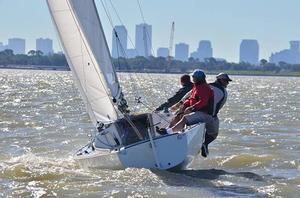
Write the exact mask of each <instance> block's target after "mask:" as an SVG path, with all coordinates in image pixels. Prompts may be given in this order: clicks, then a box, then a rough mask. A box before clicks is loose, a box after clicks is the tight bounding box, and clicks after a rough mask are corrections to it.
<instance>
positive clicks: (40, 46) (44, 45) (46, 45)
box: [36, 38, 53, 55]
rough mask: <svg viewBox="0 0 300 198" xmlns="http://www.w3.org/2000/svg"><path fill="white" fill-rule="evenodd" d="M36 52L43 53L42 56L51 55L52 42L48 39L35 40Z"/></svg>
mask: <svg viewBox="0 0 300 198" xmlns="http://www.w3.org/2000/svg"><path fill="white" fill-rule="evenodd" d="M36 50H37V51H38V50H39V51H41V52H43V54H44V55H50V54H53V41H52V40H51V39H49V38H45V39H43V38H39V39H36Z"/></svg>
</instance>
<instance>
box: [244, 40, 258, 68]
mask: <svg viewBox="0 0 300 198" xmlns="http://www.w3.org/2000/svg"><path fill="white" fill-rule="evenodd" d="M258 60H259V45H258V42H257V40H250V39H247V40H242V42H241V45H240V62H245V63H250V64H252V65H258Z"/></svg>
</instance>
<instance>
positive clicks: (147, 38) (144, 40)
mask: <svg viewBox="0 0 300 198" xmlns="http://www.w3.org/2000/svg"><path fill="white" fill-rule="evenodd" d="M135 47H136V50H137V52H138V55H139V56H144V57H148V56H150V55H151V54H152V53H151V49H152V26H151V25H148V24H146V23H142V24H139V25H136V26H135Z"/></svg>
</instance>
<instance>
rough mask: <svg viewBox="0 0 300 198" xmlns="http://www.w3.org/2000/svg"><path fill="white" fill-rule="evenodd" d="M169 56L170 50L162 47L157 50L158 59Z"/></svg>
mask: <svg viewBox="0 0 300 198" xmlns="http://www.w3.org/2000/svg"><path fill="white" fill-rule="evenodd" d="M168 56H169V49H168V48H166V47H160V48H158V49H157V57H164V58H167V57H168Z"/></svg>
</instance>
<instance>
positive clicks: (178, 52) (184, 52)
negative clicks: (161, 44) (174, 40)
mask: <svg viewBox="0 0 300 198" xmlns="http://www.w3.org/2000/svg"><path fill="white" fill-rule="evenodd" d="M175 59H176V60H181V61H187V60H188V59H189V45H188V44H185V43H178V44H176V45H175Z"/></svg>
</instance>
